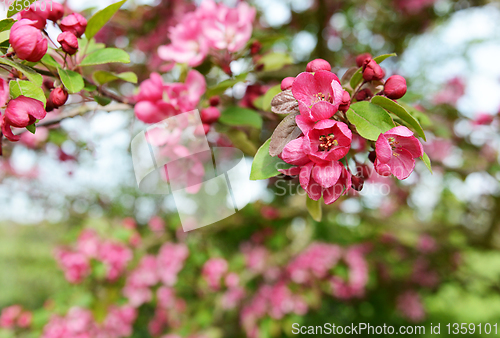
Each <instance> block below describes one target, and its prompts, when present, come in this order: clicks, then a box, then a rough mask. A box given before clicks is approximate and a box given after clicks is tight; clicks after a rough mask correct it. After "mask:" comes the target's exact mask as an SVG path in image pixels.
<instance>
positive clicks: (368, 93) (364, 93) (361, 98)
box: [356, 88, 373, 101]
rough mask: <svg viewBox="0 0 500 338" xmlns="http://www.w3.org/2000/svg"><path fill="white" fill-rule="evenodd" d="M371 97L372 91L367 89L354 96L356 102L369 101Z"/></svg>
mask: <svg viewBox="0 0 500 338" xmlns="http://www.w3.org/2000/svg"><path fill="white" fill-rule="evenodd" d="M372 96H373V93H372V91H371V90H370V89H368V88H365V89H361V90H360V91H359V92H358V93H357V94H356V100H357V101H365V100H369V99H370V98H371V97H372Z"/></svg>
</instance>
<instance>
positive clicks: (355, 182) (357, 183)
mask: <svg viewBox="0 0 500 338" xmlns="http://www.w3.org/2000/svg"><path fill="white" fill-rule="evenodd" d="M351 183H352V188H353V189H354V190H356V191H361V190H362V189H363V185H364V184H365V179H364V178H363V177H359V176H356V175H352V176H351Z"/></svg>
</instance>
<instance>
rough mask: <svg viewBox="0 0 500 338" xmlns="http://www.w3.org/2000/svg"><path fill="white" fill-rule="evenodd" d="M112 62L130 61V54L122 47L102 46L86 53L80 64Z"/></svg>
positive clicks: (91, 64) (92, 64) (90, 64)
mask: <svg viewBox="0 0 500 338" xmlns="http://www.w3.org/2000/svg"><path fill="white" fill-rule="evenodd" d="M113 62H120V63H130V56H129V55H128V54H127V52H125V51H124V50H122V49H118V48H104V49H99V50H96V51H95V52H93V53H91V54H89V55H87V56H86V57H85V59H83V61H82V63H80V66H94V65H102V64H105V63H113Z"/></svg>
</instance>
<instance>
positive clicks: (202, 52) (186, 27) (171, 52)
mask: <svg viewBox="0 0 500 338" xmlns="http://www.w3.org/2000/svg"><path fill="white" fill-rule="evenodd" d="M169 37H170V40H171V43H170V44H169V45H166V46H160V47H159V48H158V55H159V56H160V58H162V59H163V60H165V61H170V62H176V63H187V64H188V66H190V67H196V66H199V65H200V64H201V63H202V62H203V60H204V59H205V57H206V56H207V54H208V50H209V45H208V41H207V40H206V39H205V37H204V35H203V29H202V20H201V18H200V14H199V12H192V13H187V14H185V15H184V18H183V20H182V21H181V22H180V23H179V24H177V25H176V26H175V27H173V28H171V29H170V32H169Z"/></svg>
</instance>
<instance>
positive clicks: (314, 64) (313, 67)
mask: <svg viewBox="0 0 500 338" xmlns="http://www.w3.org/2000/svg"><path fill="white" fill-rule="evenodd" d="M319 70H326V71H331V70H332V66H330V64H329V63H328V61H326V60H323V59H315V60H312V61H311V62H309V63H308V64H307V66H306V72H317V71H319Z"/></svg>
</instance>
